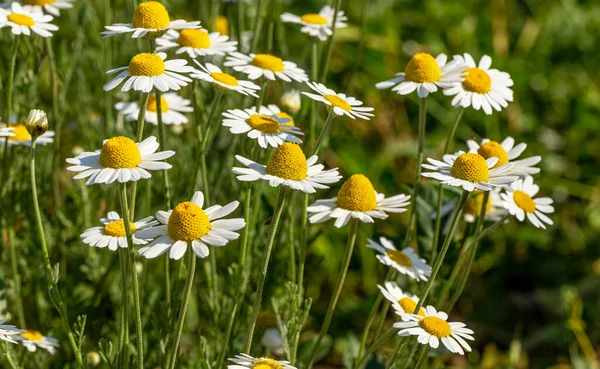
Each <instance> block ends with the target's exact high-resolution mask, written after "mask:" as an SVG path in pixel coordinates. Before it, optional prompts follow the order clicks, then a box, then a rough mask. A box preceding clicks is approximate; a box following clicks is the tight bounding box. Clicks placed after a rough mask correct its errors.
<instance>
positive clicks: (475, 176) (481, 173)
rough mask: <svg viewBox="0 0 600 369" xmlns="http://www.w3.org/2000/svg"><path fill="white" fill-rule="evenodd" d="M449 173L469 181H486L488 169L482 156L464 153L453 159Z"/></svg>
mask: <svg viewBox="0 0 600 369" xmlns="http://www.w3.org/2000/svg"><path fill="white" fill-rule="evenodd" d="M450 174H451V175H452V177H454V178H460V179H462V180H465V181H469V182H471V183H479V182H487V181H488V180H489V179H490V178H489V177H490V171H489V169H488V165H487V162H486V161H485V159H484V158H483V156H481V155H479V154H475V153H465V154H462V155H460V156H459V157H458V158H456V160H455V161H454V164H453V165H452V168H451V169H450Z"/></svg>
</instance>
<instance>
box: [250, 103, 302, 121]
mask: <svg viewBox="0 0 600 369" xmlns="http://www.w3.org/2000/svg"><path fill="white" fill-rule="evenodd" d="M259 113H260V114H265V115H275V116H277V117H279V118H281V119H287V121H286V122H284V123H285V125H286V126H296V122H294V118H293V117H292V116H291V115H289V114H288V113H286V112H284V111H282V110H281V109H279V106H277V105H275V104H269V105H267V106H264V105H263V106H261V107H260V109H259Z"/></svg>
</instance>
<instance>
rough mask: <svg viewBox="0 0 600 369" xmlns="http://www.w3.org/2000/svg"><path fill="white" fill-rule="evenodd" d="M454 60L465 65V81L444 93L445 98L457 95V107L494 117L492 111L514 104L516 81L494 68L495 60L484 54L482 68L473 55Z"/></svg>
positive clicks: (455, 101) (480, 61)
mask: <svg viewBox="0 0 600 369" xmlns="http://www.w3.org/2000/svg"><path fill="white" fill-rule="evenodd" d="M454 60H456V61H458V62H459V64H460V65H462V66H463V69H462V70H461V74H462V76H463V78H464V80H463V81H462V82H461V83H456V84H454V85H453V86H452V87H450V88H447V89H445V90H444V95H447V96H454V98H453V99H452V105H453V106H462V107H463V108H467V107H469V106H472V107H473V109H475V110H479V109H483V111H484V112H485V113H486V114H488V115H490V114H492V108H493V109H495V110H497V111H501V110H502V109H503V108H506V107H507V106H508V102H509V101H513V92H512V90H511V89H510V88H511V87H512V85H513V80H512V79H511V78H510V75H509V74H508V73H506V72H501V71H499V70H498V69H490V67H491V66H492V58H490V57H489V56H487V55H484V56H482V57H481V59H480V60H479V65H477V64H475V60H473V57H472V56H471V55H469V54H466V53H465V54H464V56H462V55H457V56H455V57H454Z"/></svg>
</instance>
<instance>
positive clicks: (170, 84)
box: [104, 53, 194, 92]
mask: <svg viewBox="0 0 600 369" xmlns="http://www.w3.org/2000/svg"><path fill="white" fill-rule="evenodd" d="M166 57H167V54H165V53H157V54H150V53H142V54H137V55H136V56H134V57H133V58H131V61H130V62H129V66H128V67H119V68H115V69H111V70H109V71H108V72H106V74H113V73H117V72H121V73H119V74H118V75H117V76H116V77H115V78H113V79H112V80H111V81H110V82H108V83H107V84H105V85H104V91H110V90H112V89H113V88H115V87H117V86H118V85H120V84H121V82H123V81H125V80H126V79H127V81H126V82H125V84H123V87H122V88H121V91H123V92H125V91H129V90H131V89H134V90H136V91H141V92H150V91H152V89H153V88H154V87H156V89H157V90H159V91H162V92H166V91H169V90H175V91H177V90H179V89H180V88H181V87H182V86H187V84H188V82H192V80H191V79H189V78H188V77H186V76H183V75H181V74H180V73H190V72H193V71H194V68H193V67H191V66H189V65H187V61H186V60H185V59H173V60H168V61H165V59H166Z"/></svg>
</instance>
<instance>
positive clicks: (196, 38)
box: [177, 29, 210, 49]
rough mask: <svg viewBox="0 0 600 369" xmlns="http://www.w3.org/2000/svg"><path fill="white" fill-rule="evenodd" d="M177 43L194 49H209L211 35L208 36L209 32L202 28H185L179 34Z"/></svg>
mask: <svg viewBox="0 0 600 369" xmlns="http://www.w3.org/2000/svg"><path fill="white" fill-rule="evenodd" d="M177 43H178V44H179V45H181V46H187V47H192V48H194V49H208V48H209V47H210V37H208V32H206V31H204V30H201V29H184V30H182V31H181V33H180V34H179V38H178V39H177Z"/></svg>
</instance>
